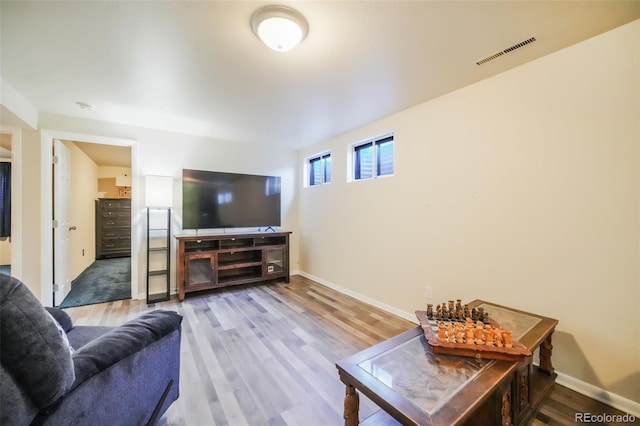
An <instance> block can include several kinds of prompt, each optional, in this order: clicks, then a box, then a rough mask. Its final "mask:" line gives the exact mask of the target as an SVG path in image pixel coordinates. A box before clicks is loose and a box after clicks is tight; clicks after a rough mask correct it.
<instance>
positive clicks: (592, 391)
mask: <svg viewBox="0 0 640 426" xmlns="http://www.w3.org/2000/svg"><path fill="white" fill-rule="evenodd" d="M298 273H299V274H300V275H302V276H303V277H305V278H309V279H310V280H313V281H315V282H317V283H319V284H322V285H324V286H325V287H329V288H331V289H333V290H336V291H338V292H340V293H343V294H346V295H347V296H351V297H353V298H354V299H357V300H359V301H361V302H364V303H366V304H369V305H372V306H375V307H376V308H380V309H382V310H383V311H386V312H389V313H391V314H394V315H397V316H399V317H401V318H404V319H406V320H408V321H411V322H414V323H416V324H418V323H419V322H418V320H417V318H416V316H415V315H414V314H411V313H409V312H405V311H402V310H400V309H397V308H394V307H393V306H389V305H387V304H385V303H382V302H380V301H378V300H375V299H372V298H370V297H368V296H364V295H362V294H360V293H356V292H355V291H352V290H349V289H347V288H344V287H341V286H339V285H336V284H334V283H331V282H329V281H326V280H323V279H322V278H320V277H316V276H314V275H311V274H308V273H306V272H302V271H299V272H298ZM556 373H557V374H558V377H557V380H556V383H558V384H559V385H562V386H565V387H567V388H569V389H571V390H574V391H576V392H578V393H581V394H583V395H585V396H588V397H589V398H593V399H595V400H596V401H600V402H602V403H603V404H607V405H609V406H611V407H613V408H617V409H618V410H621V411H624V412H625V413H629V414H631V415H633V416H636V417H639V418H640V403H638V402H635V401H632V400H630V399H627V398H624V397H622V396H620V395H616V394H614V393H611V392H608V391H606V390H604V389H601V388H599V387H597V386H594V385H591V384H589V383H586V382H583V381H581V380H578V379H576V378H573V377H571V376H568V375H566V374H564V373H560V372H558V371H556ZM592 414H597V413H592Z"/></svg>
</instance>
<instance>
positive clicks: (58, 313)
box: [45, 307, 73, 333]
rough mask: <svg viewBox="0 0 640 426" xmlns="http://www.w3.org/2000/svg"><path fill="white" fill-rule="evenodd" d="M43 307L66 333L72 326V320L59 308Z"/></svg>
mask: <svg viewBox="0 0 640 426" xmlns="http://www.w3.org/2000/svg"><path fill="white" fill-rule="evenodd" d="M45 309H46V310H47V312H49V314H51V316H52V317H53V319H55V320H56V321H57V322H58V324H60V326H61V327H62V329H63V330H64V332H65V333H68V332H69V331H70V330H71V329H72V328H73V321H71V317H70V316H69V314H67V313H66V312H65V311H63V310H62V309H59V308H49V307H45Z"/></svg>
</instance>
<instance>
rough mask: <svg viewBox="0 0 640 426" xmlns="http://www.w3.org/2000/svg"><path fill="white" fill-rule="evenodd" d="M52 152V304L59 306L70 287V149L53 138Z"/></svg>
mask: <svg viewBox="0 0 640 426" xmlns="http://www.w3.org/2000/svg"><path fill="white" fill-rule="evenodd" d="M53 155H54V162H53V284H54V286H53V304H54V306H57V305H59V304H60V303H61V302H62V301H63V300H64V298H65V297H66V296H67V294H69V291H70V290H71V278H70V277H69V269H70V268H69V264H70V259H71V257H70V253H69V232H70V231H71V225H70V223H69V212H70V210H71V207H70V206H71V153H70V151H69V149H68V148H67V147H66V146H65V145H64V144H63V143H62V142H61V141H60V140H58V139H54V141H53Z"/></svg>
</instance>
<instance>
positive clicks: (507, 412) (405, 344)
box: [336, 300, 558, 426]
mask: <svg viewBox="0 0 640 426" xmlns="http://www.w3.org/2000/svg"><path fill="white" fill-rule="evenodd" d="M469 306H470V307H483V308H484V309H485V311H486V312H489V315H490V316H491V318H493V319H494V320H495V321H497V322H498V323H499V324H501V325H502V326H503V327H504V328H508V329H510V330H512V331H513V336H514V338H516V339H518V340H519V341H520V342H521V343H522V344H523V345H525V346H526V347H527V348H529V349H530V350H531V351H532V352H533V351H534V350H535V349H537V348H540V363H539V366H533V365H532V362H531V361H532V360H531V358H532V357H528V358H527V359H526V360H525V361H523V362H513V361H499V360H492V359H482V358H473V357H463V356H456V355H443V354H435V353H433V351H432V349H431V347H430V345H429V344H428V343H427V340H426V338H425V336H424V331H423V330H422V327H416V328H415V329H412V330H409V331H406V332H404V333H402V334H399V335H398V336H395V337H393V338H391V339H389V340H387V341H384V342H382V343H380V344H378V345H375V346H373V347H371V348H368V349H366V350H364V351H361V352H359V353H357V354H355V355H352V356H350V357H348V358H346V359H344V360H342V361H339V362H338V363H337V364H336V367H337V368H338V372H339V374H340V379H341V380H342V382H343V383H345V385H346V386H347V390H346V393H347V397H346V399H345V425H346V426H351V425H356V424H359V419H358V413H357V409H358V408H357V405H358V404H357V401H358V397H357V391H360V392H362V393H364V394H365V395H366V396H367V397H368V398H370V399H371V400H372V401H373V402H375V403H376V404H377V405H378V406H380V407H381V409H382V410H381V411H379V412H377V413H375V414H374V415H373V416H372V417H371V418H370V419H367V420H365V422H363V423H362V424H365V423H366V424H378V425H380V424H398V423H401V424H406V425H447V426H449V425H456V424H464V423H465V422H473V423H476V424H479V423H478V422H479V421H481V422H486V423H482V424H509V425H510V424H512V423H513V424H521V423H523V422H525V421H526V420H527V419H528V418H529V417H530V416H531V414H533V411H534V410H535V408H537V405H538V404H539V403H540V402H541V400H542V398H543V397H544V396H545V395H546V394H547V393H548V392H549V391H550V390H551V387H552V385H553V383H554V381H555V373H554V372H553V367H552V365H551V335H552V333H553V331H554V329H555V326H556V325H557V323H558V322H557V321H556V320H554V319H551V318H545V317H542V316H539V315H535V314H530V313H526V312H522V311H518V310H515V309H511V308H507V307H504V306H500V305H496V304H492V303H488V302H484V301H480V300H476V301H473V302H471V303H470V304H469Z"/></svg>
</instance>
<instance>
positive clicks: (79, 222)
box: [64, 141, 98, 280]
mask: <svg viewBox="0 0 640 426" xmlns="http://www.w3.org/2000/svg"><path fill="white" fill-rule="evenodd" d="M64 143H65V145H66V146H67V148H69V151H70V152H71V211H70V217H69V223H70V225H72V226H75V227H76V228H77V229H76V230H75V231H71V232H70V233H69V252H70V256H71V259H70V264H69V265H70V271H69V272H70V275H71V276H70V278H71V279H72V280H73V279H75V278H77V277H78V275H80V273H82V271H84V270H85V269H86V268H87V267H89V265H91V263H93V261H94V260H95V253H96V249H95V247H96V246H95V206H94V200H95V199H96V193H97V191H98V166H97V165H96V163H95V162H94V161H93V160H92V159H91V158H89V157H88V156H87V155H86V154H85V153H84V152H83V151H82V150H81V149H80V148H78V147H77V146H76V145H75V144H74V143H73V142H68V141H65V142H64Z"/></svg>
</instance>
